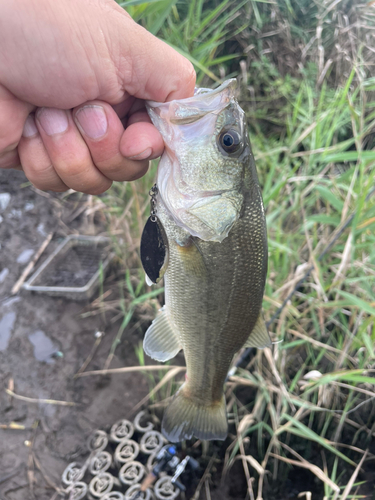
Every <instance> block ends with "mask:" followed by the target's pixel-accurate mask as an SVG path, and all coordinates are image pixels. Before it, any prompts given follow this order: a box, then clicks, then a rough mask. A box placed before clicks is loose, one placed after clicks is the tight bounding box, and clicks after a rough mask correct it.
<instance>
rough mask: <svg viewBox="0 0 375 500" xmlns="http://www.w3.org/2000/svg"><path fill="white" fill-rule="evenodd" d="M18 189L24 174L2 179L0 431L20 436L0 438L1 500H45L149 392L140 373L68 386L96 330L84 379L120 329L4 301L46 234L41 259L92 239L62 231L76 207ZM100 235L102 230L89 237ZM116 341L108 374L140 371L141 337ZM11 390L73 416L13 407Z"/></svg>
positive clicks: (77, 224) (42, 306)
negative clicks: (101, 431)
mask: <svg viewBox="0 0 375 500" xmlns="http://www.w3.org/2000/svg"><path fill="white" fill-rule="evenodd" d="M25 181H26V179H25V177H24V175H23V174H22V173H21V172H15V171H1V172H0V193H9V194H10V196H11V198H10V202H9V204H8V206H7V207H6V208H5V209H3V210H1V209H0V215H1V217H2V222H1V223H0V244H1V248H0V425H3V426H4V425H7V424H10V423H11V422H16V423H17V424H19V425H22V426H24V427H25V429H24V430H12V429H9V428H8V429H0V499H1V500H18V499H19V500H21V499H22V500H26V499H28V498H37V499H38V500H44V499H49V498H51V497H52V495H53V493H54V488H53V485H56V486H60V480H61V474H62V472H63V470H64V469H65V467H66V466H67V465H68V463H69V462H71V461H75V460H77V461H79V458H80V457H81V456H83V455H84V453H86V439H87V437H88V436H89V435H90V433H91V432H92V431H93V430H95V429H98V428H104V427H108V425H110V424H112V423H114V422H115V421H116V420H118V419H120V418H126V416H127V415H128V414H130V412H131V409H132V408H133V407H134V405H135V404H136V403H138V401H139V400H140V399H141V398H142V397H144V396H145V395H146V394H147V393H148V389H149V387H148V382H147V379H146V378H145V377H144V375H142V374H141V373H129V374H126V375H124V376H123V375H121V376H119V375H114V376H110V375H107V376H105V377H83V378H77V379H74V374H75V373H76V372H77V371H78V370H79V368H80V367H81V366H82V364H83V363H84V361H85V360H86V358H87V356H88V355H89V353H90V351H91V349H92V347H93V344H94V343H95V340H96V338H95V333H96V332H97V331H98V330H100V331H104V332H105V336H104V337H103V340H102V341H101V343H100V345H99V348H98V350H97V352H96V354H95V357H94V359H93V361H92V362H91V364H90V365H89V367H88V369H91V370H96V369H102V368H103V366H104V363H105V360H106V358H107V356H108V353H109V350H110V346H111V344H112V342H113V339H114V337H115V335H116V333H117V330H118V326H119V325H118V323H115V324H110V322H109V320H110V319H111V318H110V317H108V318H103V317H102V316H101V315H97V316H92V317H86V318H82V316H81V313H82V311H83V310H84V308H85V306H86V304H85V303H82V302H80V303H78V302H75V301H72V300H65V299H61V298H54V297H49V296H46V295H34V294H32V293H30V292H25V291H21V293H20V294H19V295H17V296H13V297H12V296H10V291H11V288H12V286H13V285H14V283H15V282H16V281H17V279H18V278H19V276H20V275H21V273H22V271H23V269H24V268H25V266H26V265H27V262H24V260H25V257H21V258H20V256H21V255H22V254H23V255H24V256H29V255H31V257H32V255H33V254H34V253H35V251H36V250H37V249H38V248H39V247H40V245H41V244H42V243H43V241H44V240H45V239H46V235H47V234H48V233H49V232H51V231H54V232H55V235H54V238H53V240H52V243H51V245H50V246H49V248H48V250H47V251H46V252H45V254H44V255H43V258H45V257H46V256H47V255H48V254H49V253H50V252H52V250H53V249H54V248H55V247H56V245H57V244H58V243H59V242H60V241H61V239H62V237H63V236H65V235H66V234H68V233H69V231H71V232H77V231H82V232H83V233H85V232H86V233H87V229H90V232H91V233H92V232H93V230H92V228H88V227H87V225H85V222H87V221H85V220H79V218H78V219H75V221H74V223H73V224H71V225H70V226H69V227H67V225H65V224H64V222H62V220H63V219H64V218H65V220H66V219H68V218H69V217H67V212H69V211H72V212H73V211H74V210H76V209H77V206H78V205H79V203H81V202H82V199H78V201H77V202H74V203H73V202H72V204H71V205H69V204H68V208H64V210H62V204H61V201H60V200H61V195H55V194H49V193H47V194H42V193H38V192H37V191H36V190H34V189H33V188H31V187H30V186H28V187H22V185H23V184H24V183H25ZM0 206H1V204H0ZM68 215H69V214H68ZM101 229H102V228H101V227H100V224H99V225H97V226H96V228H95V230H96V231H100V230H101ZM26 251H28V253H26ZM28 260H29V259H28ZM28 260H27V261H28ZM42 260H43V259H41V261H42ZM38 264H39V263H38ZM123 338H124V340H123V343H122V348H121V349H119V350H118V351H119V353H118V355H117V356H116V355H115V357H114V359H113V361H112V363H111V367H112V368H114V367H120V366H132V365H137V364H138V361H137V359H136V356H135V351H134V346H135V345H137V344H138V343H139V341H140V340H141V334H140V333H137V332H136V331H135V332H133V333H132V334H130V335H126V332H125V334H124V337H123ZM13 384H14V392H15V393H16V394H17V395H21V396H25V397H27V398H33V399H35V400H40V399H53V400H58V401H65V402H73V403H75V406H61V405H56V404H49V403H41V402H39V403H38V402H36V403H33V402H29V401H23V400H19V399H16V398H14V397H10V396H9V395H8V394H7V393H6V392H5V389H6V388H8V387H12V385H13ZM30 444H32V446H30ZM28 445H29V446H28ZM33 457H35V458H34V459H33Z"/></svg>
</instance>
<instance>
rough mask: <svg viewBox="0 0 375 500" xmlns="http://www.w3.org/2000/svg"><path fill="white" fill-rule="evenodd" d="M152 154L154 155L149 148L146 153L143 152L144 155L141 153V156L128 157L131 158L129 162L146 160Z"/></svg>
mask: <svg viewBox="0 0 375 500" xmlns="http://www.w3.org/2000/svg"><path fill="white" fill-rule="evenodd" d="M151 153H152V149H151V148H147V149H145V150H144V151H142V153H139V154H137V155H134V156H128V158H129V160H145V159H146V158H148V157H149V156H151Z"/></svg>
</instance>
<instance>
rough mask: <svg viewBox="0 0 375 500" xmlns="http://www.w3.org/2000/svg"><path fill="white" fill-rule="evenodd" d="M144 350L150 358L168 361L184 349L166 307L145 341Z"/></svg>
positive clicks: (157, 317) (148, 331)
mask: <svg viewBox="0 0 375 500" xmlns="http://www.w3.org/2000/svg"><path fill="white" fill-rule="evenodd" d="M143 349H144V351H145V353H146V354H147V355H148V356H150V358H153V359H156V360H157V361H167V360H168V359H171V358H173V357H174V356H176V354H177V353H178V351H180V350H181V349H182V346H181V343H180V339H179V335H178V333H177V332H176V331H175V330H174V328H173V326H172V324H171V322H170V320H169V318H168V315H167V312H166V310H165V306H164V307H163V308H162V309H161V310H160V312H159V314H158V315H157V316H156V318H155V319H154V321H153V322H152V323H151V326H150V327H149V328H148V330H147V332H146V335H145V338H144V340H143Z"/></svg>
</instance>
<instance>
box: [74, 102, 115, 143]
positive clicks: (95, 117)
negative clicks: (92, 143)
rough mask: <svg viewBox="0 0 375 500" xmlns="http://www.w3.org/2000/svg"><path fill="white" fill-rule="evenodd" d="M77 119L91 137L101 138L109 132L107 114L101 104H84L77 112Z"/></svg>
mask: <svg viewBox="0 0 375 500" xmlns="http://www.w3.org/2000/svg"><path fill="white" fill-rule="evenodd" d="M75 120H76V122H77V125H78V126H79V128H81V129H82V131H83V133H84V134H86V135H87V136H88V137H90V138H91V139H99V138H100V137H102V136H103V135H104V134H105V133H106V132H107V128H108V122H107V116H106V114H105V111H104V109H103V108H102V107H101V106H84V107H83V108H81V109H79V110H78V111H77V113H76V114H75Z"/></svg>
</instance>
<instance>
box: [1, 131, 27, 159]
mask: <svg viewBox="0 0 375 500" xmlns="http://www.w3.org/2000/svg"><path fill="white" fill-rule="evenodd" d="M21 135H22V130H18V129H16V128H12V127H11V128H10V129H9V128H8V130H5V127H4V129H3V127H2V126H1V124H0V153H8V152H9V151H12V150H13V149H16V148H17V146H18V143H19V142H20V139H21Z"/></svg>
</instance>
